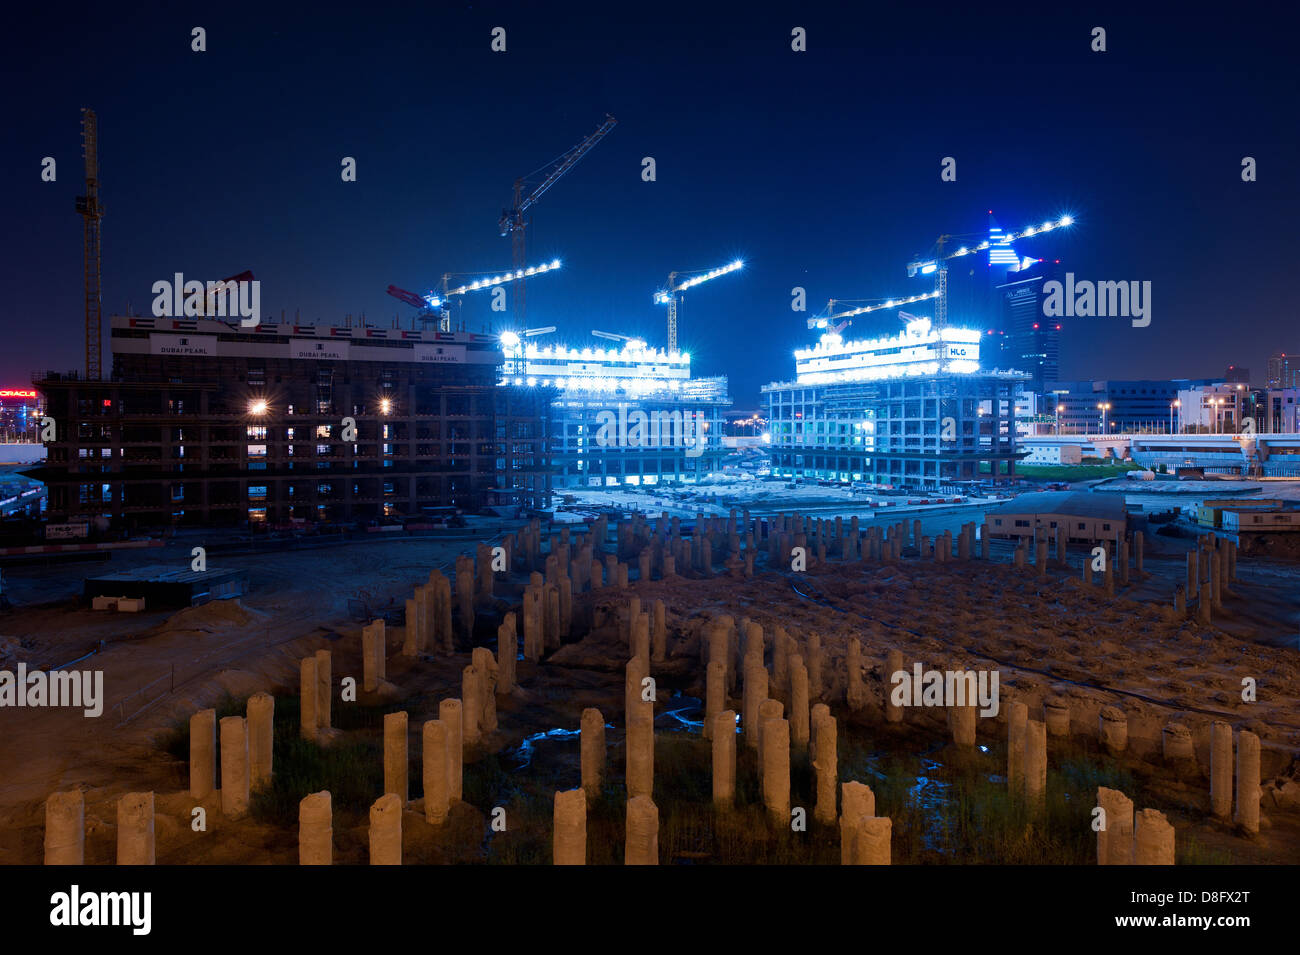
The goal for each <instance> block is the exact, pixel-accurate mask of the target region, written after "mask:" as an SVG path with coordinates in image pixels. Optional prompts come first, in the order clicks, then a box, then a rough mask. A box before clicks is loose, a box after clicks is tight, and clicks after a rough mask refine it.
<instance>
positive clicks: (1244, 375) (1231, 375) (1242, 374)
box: [1223, 365, 1250, 385]
mask: <svg viewBox="0 0 1300 955" xmlns="http://www.w3.org/2000/svg"><path fill="white" fill-rule="evenodd" d="M1223 380H1224V381H1227V382H1231V383H1232V384H1234V385H1236V384H1242V385H1249V384H1250V369H1249V368H1242V367H1241V366H1240V365H1229V366H1228V370H1227V371H1225V372H1224V373H1223Z"/></svg>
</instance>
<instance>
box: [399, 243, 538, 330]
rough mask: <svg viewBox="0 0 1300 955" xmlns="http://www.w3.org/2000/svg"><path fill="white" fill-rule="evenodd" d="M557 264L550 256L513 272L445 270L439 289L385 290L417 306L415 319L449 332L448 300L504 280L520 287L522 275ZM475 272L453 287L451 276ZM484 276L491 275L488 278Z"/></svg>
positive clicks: (501, 283) (458, 277) (501, 282)
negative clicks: (464, 281) (470, 279)
mask: <svg viewBox="0 0 1300 955" xmlns="http://www.w3.org/2000/svg"><path fill="white" fill-rule="evenodd" d="M559 267H560V260H559V259H552V260H551V261H550V262H543V263H542V264H541V265H533V266H529V267H528V268H526V269H516V270H514V271H509V270H507V271H505V272H500V273H498V274H495V275H493V273H491V272H445V273H443V276H442V291H441V292H433V291H429V292H425V293H424V294H423V295H420V294H419V293H417V292H408V291H407V290H406V289H403V288H398V287H397V286H396V285H390V286H388V288H387V289H385V291H386V292H388V294H389V295H391V296H393V298H395V299H398V300H400V301H403V302H405V303H406V304H407V305H413V306H415V307H416V308H418V309H420V313H419V314H418V315H416V316H415V318H416V320H417V321H422V322H426V323H428V322H432V321H435V320H436V321H437V322H438V329H439V331H444V332H449V331H451V309H450V304H451V300H452V299H453V298H455V297H456V296H459V295H464V294H466V293H467V292H477V291H479V290H480V289H485V288H493V287H494V286H497V285H504V284H505V283H506V282H518V283H519V284H520V286H521V287H522V286H523V282H524V279H525V278H531V277H532V276H534V275H542V274H543V273H546V272H554V271H555V270H556V269H558V268H559ZM475 275H478V276H484V277H483V278H476V279H474V281H472V282H468V283H465V284H462V285H457V286H455V287H453V286H452V284H451V283H452V280H453V279H464V278H470V277H472V276H475ZM486 276H492V277H491V278H487V277H486Z"/></svg>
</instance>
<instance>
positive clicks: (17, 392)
mask: <svg viewBox="0 0 1300 955" xmlns="http://www.w3.org/2000/svg"><path fill="white" fill-rule="evenodd" d="M35 397H36V392H35V391H34V390H32V389H30V388H0V398H35Z"/></svg>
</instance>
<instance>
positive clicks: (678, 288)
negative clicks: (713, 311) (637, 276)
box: [654, 259, 745, 355]
mask: <svg viewBox="0 0 1300 955" xmlns="http://www.w3.org/2000/svg"><path fill="white" fill-rule="evenodd" d="M744 267H745V263H744V262H742V261H741V260H740V259H736V261H734V262H730V263H728V264H726V265H724V266H722V267H721V268H717V269H712V270H705V269H695V270H694V271H691V272H669V273H668V282H667V283H666V285H667V288H662V289H660V290H659V291H658V292H655V296H654V301H655V304H656V305H667V306H668V353H669V354H670V355H671V354H672V353H673V352H675V351H677V308H678V306H679V305H680V304H681V295H682V292H684V291H686V290H687V289H688V288H694V287H695V286H697V285H703V284H704V283H705V282H708V281H711V280H712V279H716V278H717V277H718V276H720V275H726V274H728V273H729V272H738V271H740V270H741V269H742V268H744ZM679 275H690V276H693V277H692V278H689V279H687V280H686V281H684V282H682V283H681V284H680V285H678V284H677V276H679Z"/></svg>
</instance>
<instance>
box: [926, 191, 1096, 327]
mask: <svg viewBox="0 0 1300 955" xmlns="http://www.w3.org/2000/svg"><path fill="white" fill-rule="evenodd" d="M989 211H990V212H992V210H989ZM1073 224H1074V219H1073V218H1072V217H1071V216H1062V217H1061V218H1060V219H1056V220H1049V221H1047V222H1044V223H1043V224H1042V225H1036V226H1033V225H1031V226H1026V227H1025V228H1023V229H1021V230H1020V231H1019V232H1008V233H1005V234H1004V235H1002V236H1001V237H1000V238H999V240H998V242H997V243H996V246H1009V245H1010V244H1011V243H1012V242H1014V241H1015V240H1017V239H1027V238H1030V237H1031V236H1035V235H1040V234H1042V233H1044V232H1051V231H1052V230H1054V229H1062V228H1066V227H1068V226H1071V225H1073ZM978 235H983V233H980V232H968V233H965V234H962V235H952V234H948V233H945V234H944V235H941V236H939V238H938V239H936V240H935V243H934V246H933V247H932V248H931V255H930V256H929V257H928V258H925V259H922V258H920V257H919V256H918V257H917V258H915V259H913V260H912V261H911V262H908V263H907V275H908V278H911V277H913V276H915V275H916V274H917V273H918V272H919V273H920V274H922V275H931V274H934V291H935V294H936V296H937V297H938V299H939V301H938V302H937V303H936V305H935V309H934V327H935V328H937V329H939V330H940V331H942V329H944V328H945V327H947V324H948V262H949V261H950V260H952V259H958V258H962V257H963V256H967V255H974V254H975V253H977V252H983V251H985V250H987V249H989V248H990V247H991V246H992V245H994V244H993V243H990V242H989V240H988V239H987V238H986V239H985V240H984V241H983V242H981V243H980V244H979V245H974V246H967V245H962V246H960V247H958V248H957V249H956V250H955V251H948V248H949V245H950V244H951V243H953V242H955V241H957V240H960V239H970V238H974V237H975V236H978Z"/></svg>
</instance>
